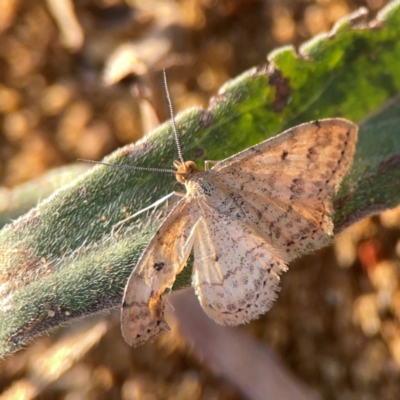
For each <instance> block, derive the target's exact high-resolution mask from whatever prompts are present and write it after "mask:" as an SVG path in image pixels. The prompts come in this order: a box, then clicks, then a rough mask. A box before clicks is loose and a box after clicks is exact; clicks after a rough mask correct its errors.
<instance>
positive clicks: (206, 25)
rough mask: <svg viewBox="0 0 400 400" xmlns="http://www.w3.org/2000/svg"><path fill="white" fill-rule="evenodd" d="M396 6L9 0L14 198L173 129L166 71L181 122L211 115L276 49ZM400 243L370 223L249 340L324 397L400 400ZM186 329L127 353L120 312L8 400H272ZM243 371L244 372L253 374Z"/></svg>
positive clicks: (0, 92)
mask: <svg viewBox="0 0 400 400" xmlns="http://www.w3.org/2000/svg"><path fill="white" fill-rule="evenodd" d="M386 3H387V1H384V0H366V1H365V0H357V1H345V0H338V1H334V0H317V1H313V0H293V1H289V0H284V1H274V0H266V1H245V0H224V1H215V0H214V1H212V0H185V1H183V0H182V1H153V0H149V1H146V2H144V1H135V0H125V1H122V0H81V1H76V2H71V1H70V0H57V1H55V0H54V1H51V0H47V1H44V0H43V1H41V0H32V1H25V2H24V1H21V0H4V1H2V2H1V4H0V125H1V131H0V132H1V135H0V180H1V185H2V186H5V187H8V188H11V187H13V186H15V185H18V184H20V183H23V182H26V181H29V180H30V179H33V178H35V177H38V176H40V175H41V174H42V173H44V172H45V171H47V170H48V169H50V168H53V167H57V166H61V165H65V164H68V163H72V162H74V161H75V160H76V159H77V158H87V159H94V160H98V159H101V158H102V157H103V156H105V155H106V154H108V153H110V152H111V151H112V150H114V149H116V148H118V147H120V146H122V145H124V144H126V143H130V142H133V141H135V140H137V139H138V138H140V137H141V136H142V135H143V134H144V133H146V132H147V131H148V130H150V129H152V128H153V127H154V126H156V125H157V124H158V123H159V121H163V120H165V119H166V118H167V117H168V115H167V108H166V106H165V96H164V94H163V86H162V80H161V71H162V68H164V67H167V68H168V76H169V83H170V91H171V96H172V98H173V101H174V104H175V108H176V111H179V110H183V109H185V108H188V107H191V106H194V105H203V106H206V105H207V102H208V99H209V98H210V96H212V95H214V94H216V92H217V91H218V88H219V87H220V86H221V85H222V84H223V83H224V82H226V81H227V80H228V79H230V78H233V77H235V76H236V75H238V74H240V73H241V72H243V71H244V70H246V69H248V68H250V67H252V66H254V65H260V64H262V63H264V62H265V57H266V55H267V54H268V53H269V52H270V51H271V50H273V49H274V48H276V47H279V46H282V45H286V44H294V45H299V44H301V43H302V42H304V41H305V40H307V39H308V38H311V37H312V36H314V35H315V34H318V33H320V32H324V31H328V30H329V29H330V28H331V27H332V25H333V23H334V22H335V21H337V20H338V19H339V18H341V17H342V16H345V15H346V14H348V13H350V12H352V11H354V10H356V9H357V8H359V7H361V6H365V7H367V8H369V9H370V10H371V15H372V16H373V15H374V14H375V13H376V12H377V11H378V10H379V9H380V8H382V7H383V6H384V5H385V4H386ZM399 239H400V209H398V210H392V211H387V212H385V213H383V214H382V215H381V216H377V217H373V218H370V219H368V220H365V221H363V222H361V223H359V224H358V225H356V226H354V227H352V228H351V229H350V230H348V231H346V232H344V233H343V234H342V235H341V236H340V237H339V238H338V239H337V240H336V242H335V244H334V245H333V246H332V247H330V248H326V249H323V250H321V251H319V252H318V253H317V254H314V255H311V256H307V257H304V258H302V259H301V260H299V261H298V262H296V263H292V264H291V267H290V271H289V272H288V273H286V274H285V275H284V276H283V279H282V291H281V294H280V296H279V299H278V301H277V302H276V304H275V305H274V307H273V308H272V310H271V311H270V312H269V313H268V314H267V315H265V316H263V317H262V318H261V319H260V320H258V321H254V322H252V323H250V324H248V325H246V326H243V327H240V328H236V330H235V332H238V334H239V335H242V336H240V337H243V338H244V339H243V341H246V343H254V344H257V346H260V348H262V347H264V348H266V349H267V348H269V349H271V350H273V351H274V352H275V353H276V354H277V355H278V356H279V357H280V359H281V360H282V361H283V363H284V365H286V367H287V369H288V371H290V372H289V373H290V374H292V375H293V377H297V378H293V379H300V380H301V381H302V382H304V384H305V385H307V386H308V387H309V388H311V389H312V390H314V391H315V392H316V393H318V394H319V395H320V396H321V398H324V399H342V400H358V399H360V400H361V399H362V400H370V399H371V400H372V399H383V400H386V399H387V400H390V399H393V400H395V399H399V398H400V288H399V274H400V264H399V259H400V240H399ZM174 325H175V328H176V329H173V331H172V333H171V334H165V335H163V336H162V337H160V338H159V339H157V340H156V341H155V342H154V343H148V344H146V345H144V346H142V347H139V348H137V349H130V348H129V347H128V346H127V345H126V344H125V343H124V341H123V339H122V337H121V333H120V329H119V314H118V312H114V311H113V312H111V313H110V314H107V315H101V316H95V317H93V318H89V319H86V320H83V321H79V322H77V323H74V324H73V325H71V326H69V327H66V328H63V329H60V330H58V331H57V332H54V333H52V334H50V335H49V336H46V337H43V338H39V339H37V340H36V341H35V342H34V343H32V344H30V345H29V346H27V348H26V349H24V350H22V351H20V352H18V353H16V354H14V355H11V356H9V357H7V358H6V359H5V360H3V361H1V362H0V391H1V392H2V394H0V400H3V399H34V398H41V399H46V400H47V399H54V400H55V399H66V400H67V399H68V400H80V399H120V398H121V399H124V400H131V399H132V400H133V399H144V400H156V399H207V400H208V399H245V398H248V399H256V398H258V397H257V395H256V393H255V387H256V386H257V385H258V383H256V382H254V385H253V382H252V381H251V378H249V382H248V383H249V385H248V386H249V387H248V388H247V389H244V387H243V385H242V384H241V383H239V381H238V380H237V378H236V375H234V374H233V375H232V374H231V373H230V372H229V371H228V368H226V367H225V366H224V365H226V363H225V364H224V363H223V362H220V361H221V360H220V358H221V357H224V355H223V353H222V352H221V353H218V349H217V350H216V352H215V354H214V355H213V356H214V357H215V358H214V361H213V360H212V357H211V356H209V355H207V354H206V353H203V350H204V349H202V348H199V347H197V346H196V345H195V344H194V342H193V340H194V339H193V337H192V338H191V337H190V336H187V335H186V336H185V335H182V334H180V333H179V332H180V331H183V330H184V327H183V325H182V326H180V323H179V321H178V322H176V324H174ZM235 334H236V333H235ZM210 341H211V342H212V338H210ZM238 345H239V347H240V343H239V344H238ZM221 351H222V350H221ZM249 354H250V353H249ZM253 356H254V354H252V353H251V354H250V356H249V357H250V359H249V360H247V361H246V362H247V363H249V364H246V365H251V357H253ZM215 360H217V361H215ZM255 362H256V359H255V358H254V363H255ZM257 362H258V361H257ZM261 362H262V360H261ZM241 368H242V370H241ZM243 368H244V367H243V365H240V360H239V363H238V365H237V371H238V372H239V374H241V373H243V374H245V373H246V372H248V371H245V370H244V369H243ZM264 384H265V385H266V387H268V376H266V377H265V382H264ZM252 387H253V389H254V390H253V391H252ZM266 390H268V389H266ZM265 398H271V397H268V396H267V392H266V396H265Z"/></svg>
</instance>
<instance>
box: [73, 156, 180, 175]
mask: <svg viewBox="0 0 400 400" xmlns="http://www.w3.org/2000/svg"><path fill="white" fill-rule="evenodd" d="M78 161H84V162H87V163H91V164H100V165H106V166H107V167H115V168H122V169H135V170H138V171H150V172H164V173H167V174H174V175H176V174H177V171H175V170H173V169H167V168H149V167H137V166H135V165H127V164H108V163H105V162H101V161H93V160H85V159H83V158H79V159H78ZM178 175H179V174H178Z"/></svg>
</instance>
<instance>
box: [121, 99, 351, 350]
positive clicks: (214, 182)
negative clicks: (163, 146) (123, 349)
mask: <svg viewBox="0 0 400 400" xmlns="http://www.w3.org/2000/svg"><path fill="white" fill-rule="evenodd" d="M167 96H168V92H167ZM168 100H169V104H171V103H170V99H169V97H168ZM172 121H173V123H174V118H172ZM173 126H175V125H173ZM174 132H175V137H176V141H177V146H178V152H179V156H180V160H178V161H174V166H175V168H176V179H177V180H178V181H179V182H180V183H181V184H183V185H184V186H185V188H186V194H185V195H184V197H182V199H181V200H180V201H179V202H178V203H177V204H176V206H175V207H174V208H173V209H172V211H171V212H170V214H169V215H168V216H167V218H166V219H165V220H164V222H163V223H162V225H161V226H160V228H159V229H158V230H157V232H156V233H155V234H154V236H153V238H152V239H151V241H150V243H149V244H148V246H147V248H146V249H145V251H144V253H143V255H142V256H141V258H140V260H139V261H138V263H137V265H136V267H135V268H134V270H133V272H132V274H131V276H130V278H129V281H128V284H127V285H126V288H125V293H124V298H123V304H122V315H121V325H122V334H123V336H124V338H125V340H126V342H127V343H128V344H129V345H133V346H137V345H139V344H141V343H144V342H146V341H148V340H150V339H152V338H153V337H154V336H156V335H158V334H159V333H161V332H163V331H166V330H169V327H168V325H167V323H166V321H165V319H164V301H163V293H164V292H165V290H166V289H167V288H171V287H172V285H173V283H174V281H175V277H176V275H177V274H179V273H180V272H181V271H182V269H183V268H184V266H185V265H186V262H187V260H188V257H189V255H190V253H191V251H192V250H193V252H194V265H193V275H192V284H193V286H194V289H195V292H196V295H197V297H198V299H199V301H200V304H201V306H202V307H203V309H204V311H205V312H206V313H207V314H208V315H209V316H210V317H211V318H212V319H214V320H215V321H216V322H217V323H218V324H221V325H238V324H243V323H246V322H248V321H250V320H252V319H255V318H258V317H259V316H261V315H262V314H264V313H265V312H266V311H268V310H269V309H270V307H271V305H272V303H273V302H274V300H275V299H276V297H277V290H278V285H279V281H280V274H281V273H282V272H283V271H286V270H287V264H288V263H289V262H290V261H292V260H293V259H295V258H297V257H298V256H300V255H302V254H305V253H308V252H310V251H312V250H315V249H318V248H320V247H322V246H325V245H327V244H329V243H330V241H331V237H332V234H333V223H332V213H333V207H332V198H333V196H334V195H335V193H336V191H337V189H338V186H339V184H340V182H341V180H342V178H343V176H344V175H345V174H346V172H347V171H348V170H349V168H350V166H351V164H352V161H353V157H354V153H355V147H356V142H357V132H358V127H357V125H355V124H354V123H352V122H350V121H348V120H345V119H341V118H332V119H323V120H318V121H313V122H308V123H305V124H302V125H299V126H296V127H294V128H292V129H289V130H287V131H285V132H283V133H281V134H280V135H278V136H275V137H273V138H271V139H269V140H266V141H264V142H262V143H260V144H257V145H255V146H253V147H250V148H248V149H246V150H244V151H242V152H240V153H238V154H235V155H233V156H231V157H229V158H227V159H225V160H223V161H221V162H217V163H216V164H215V165H214V166H213V167H212V168H208V166H209V164H207V163H206V169H205V170H204V171H202V170H199V169H197V167H196V164H195V163H194V162H193V161H185V160H184V159H183V157H182V152H181V150H180V145H179V140H178V136H177V131H176V127H175V129H174Z"/></svg>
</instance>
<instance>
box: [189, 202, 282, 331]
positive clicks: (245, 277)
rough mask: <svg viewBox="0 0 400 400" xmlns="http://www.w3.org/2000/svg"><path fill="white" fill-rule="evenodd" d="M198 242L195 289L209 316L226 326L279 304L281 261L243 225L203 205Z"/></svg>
mask: <svg viewBox="0 0 400 400" xmlns="http://www.w3.org/2000/svg"><path fill="white" fill-rule="evenodd" d="M201 210H202V217H201V218H200V220H199V221H198V223H197V228H196V240H195V242H194V246H193V248H194V268H193V286H194V288H195V291H196V294H197V296H198V298H199V301H200V303H201V305H202V307H203V309H204V310H205V312H206V313H207V314H208V315H209V316H210V317H211V318H213V319H214V320H215V321H216V322H217V323H219V324H221V325H238V324H242V323H246V322H248V321H250V320H252V319H255V318H258V317H259V316H260V315H262V314H264V313H265V312H266V311H268V310H269V309H270V307H271V306H272V303H273V302H274V300H275V299H276V297H277V295H276V291H277V290H278V284H279V281H280V278H279V274H280V273H281V272H283V271H285V270H286V265H285V262H284V261H283V259H282V258H281V257H280V255H279V254H278V253H277V251H275V249H273V248H272V246H270V245H269V244H268V243H267V242H266V241H265V240H264V239H263V238H262V237H260V236H258V234H257V233H256V232H254V231H253V230H252V229H251V228H250V227H249V226H247V225H246V224H245V223H243V222H242V221H240V220H238V219H235V218H231V217H230V216H228V215H226V214H223V213H221V212H219V211H218V210H216V209H215V208H213V207H211V206H209V205H207V204H205V203H203V204H201Z"/></svg>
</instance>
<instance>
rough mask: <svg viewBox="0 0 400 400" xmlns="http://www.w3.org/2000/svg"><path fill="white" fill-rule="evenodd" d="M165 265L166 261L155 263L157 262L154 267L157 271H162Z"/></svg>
mask: <svg viewBox="0 0 400 400" xmlns="http://www.w3.org/2000/svg"><path fill="white" fill-rule="evenodd" d="M164 267H165V263H163V262H160V263H155V264H154V265H153V268H154V269H155V270H156V271H161V270H162V269H163V268H164Z"/></svg>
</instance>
